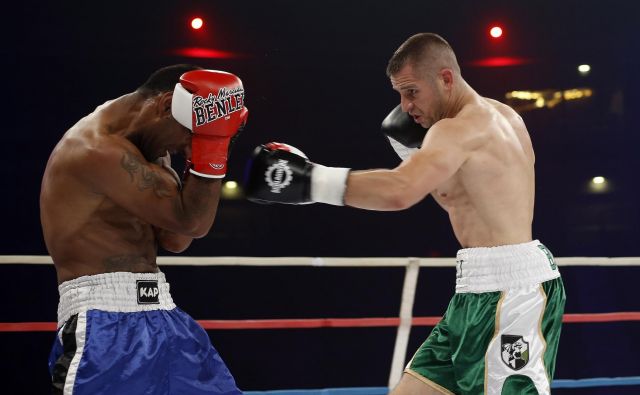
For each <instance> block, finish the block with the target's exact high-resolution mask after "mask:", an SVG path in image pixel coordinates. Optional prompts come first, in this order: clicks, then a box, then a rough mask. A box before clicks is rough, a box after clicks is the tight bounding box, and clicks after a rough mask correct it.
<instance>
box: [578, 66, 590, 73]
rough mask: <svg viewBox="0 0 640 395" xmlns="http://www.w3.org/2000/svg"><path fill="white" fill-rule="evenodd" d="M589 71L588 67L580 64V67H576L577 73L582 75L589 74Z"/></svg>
mask: <svg viewBox="0 0 640 395" xmlns="http://www.w3.org/2000/svg"><path fill="white" fill-rule="evenodd" d="M590 71H591V66H589V65H588V64H581V65H580V66H578V72H579V73H580V74H582V75H586V74H589V72H590Z"/></svg>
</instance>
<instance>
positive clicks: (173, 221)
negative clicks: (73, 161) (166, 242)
mask: <svg viewBox="0 0 640 395" xmlns="http://www.w3.org/2000/svg"><path fill="white" fill-rule="evenodd" d="M79 163H80V164H81V166H82V168H79V169H77V173H78V174H79V176H80V177H82V178H84V179H85V181H86V182H87V183H88V184H89V185H91V187H92V189H93V190H94V192H96V193H98V194H104V195H105V196H106V197H108V198H109V199H111V200H112V201H114V202H115V203H116V204H118V205H119V206H121V207H123V208H125V209H126V210H128V211H129V212H131V214H132V215H134V216H136V217H138V218H140V219H141V220H143V221H146V222H148V223H150V224H151V225H153V226H154V227H156V228H159V229H163V230H165V231H167V232H170V233H175V234H178V235H183V236H189V237H192V238H194V237H195V238H197V237H203V236H204V235H206V234H207V232H208V231H209V229H210V228H211V225H212V224H213V220H214V217H215V214H216V211H217V207H218V201H219V197H220V185H221V182H220V180H219V179H209V178H201V177H198V176H194V175H191V176H190V177H188V178H187V179H186V180H185V182H184V186H183V188H182V189H181V190H179V189H178V188H177V186H176V182H175V181H174V179H173V177H172V176H171V175H170V174H169V173H168V172H167V171H165V170H163V169H162V168H161V167H160V166H158V165H156V164H153V163H149V162H147V161H146V160H145V159H144V157H143V156H142V155H141V154H140V152H139V151H137V149H136V148H135V147H133V146H132V145H128V144H126V143H122V142H113V143H112V144H108V145H107V146H105V145H103V146H101V147H100V149H90V150H87V151H86V157H85V159H84V160H82V161H80V162H79ZM159 241H160V240H159ZM184 242H185V240H183V242H182V243H180V244H183V243H184ZM185 248H186V247H185Z"/></svg>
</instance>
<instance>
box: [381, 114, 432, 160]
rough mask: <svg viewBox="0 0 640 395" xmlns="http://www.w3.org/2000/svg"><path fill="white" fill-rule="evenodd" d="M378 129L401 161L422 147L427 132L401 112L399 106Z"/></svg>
mask: <svg viewBox="0 0 640 395" xmlns="http://www.w3.org/2000/svg"><path fill="white" fill-rule="evenodd" d="M380 129H381V130H382V133H384V135H385V136H386V137H387V138H388V139H389V143H390V144H391V147H392V148H393V150H394V151H396V153H397V154H398V156H399V157H400V159H402V160H405V159H407V158H408V157H409V156H411V154H413V153H414V152H416V151H417V150H418V149H419V148H420V147H421V146H422V142H423V141H424V137H425V135H426V134H427V131H428V129H425V128H423V127H422V126H420V124H417V123H416V122H415V121H414V120H413V118H411V116H410V115H409V114H407V113H406V112H404V111H402V106H401V105H400V104H398V105H397V106H396V107H395V108H394V109H393V110H391V112H390V113H389V115H387V117H386V118H385V119H384V120H383V121H382V126H381V128H380Z"/></svg>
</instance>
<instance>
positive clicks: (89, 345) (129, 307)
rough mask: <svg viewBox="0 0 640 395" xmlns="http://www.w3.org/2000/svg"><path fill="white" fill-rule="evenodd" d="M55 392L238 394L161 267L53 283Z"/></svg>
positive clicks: (79, 394)
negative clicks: (57, 293)
mask: <svg viewBox="0 0 640 395" xmlns="http://www.w3.org/2000/svg"><path fill="white" fill-rule="evenodd" d="M59 291H60V303H59V305H58V328H59V329H58V332H57V336H56V339H55V342H54V344H53V349H52V350H51V355H50V357H49V370H50V373H51V376H52V383H53V393H54V394H76V395H83V394H91V395H97V394H158V395H159V394H162V395H168V394H224V395H232V394H233V395H235V394H242V392H241V391H240V390H239V389H238V387H237V386H236V383H235V381H234V379H233V377H232V376H231V373H230V372H229V369H227V367H226V365H225V364H224V362H223V361H222V359H221V358H220V355H218V353H217V351H216V350H215V349H214V348H213V346H212V345H211V341H210V340H209V336H208V335H207V333H206V332H205V331H204V329H203V328H202V327H201V326H200V325H199V324H198V323H197V322H195V321H194V320H193V318H191V317H190V316H189V315H188V314H186V313H185V312H184V311H182V310H180V309H179V308H177V307H176V305H175V304H174V303H173V300H172V299H171V295H170V294H169V283H167V282H166V281H165V277H164V274H162V273H125V272H118V273H104V274H98V275H93V276H84V277H79V278H77V279H74V280H71V281H66V282H64V283H62V284H60V286H59Z"/></svg>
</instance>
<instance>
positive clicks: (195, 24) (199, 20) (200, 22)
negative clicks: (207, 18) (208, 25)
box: [191, 18, 204, 30]
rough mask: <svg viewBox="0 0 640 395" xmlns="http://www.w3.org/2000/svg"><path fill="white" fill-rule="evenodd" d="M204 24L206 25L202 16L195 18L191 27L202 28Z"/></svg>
mask: <svg viewBox="0 0 640 395" xmlns="http://www.w3.org/2000/svg"><path fill="white" fill-rule="evenodd" d="M202 25H204V21H203V20H202V18H193V19H192V20H191V28H193V29H194V30H198V29H200V28H201V27H202Z"/></svg>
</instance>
